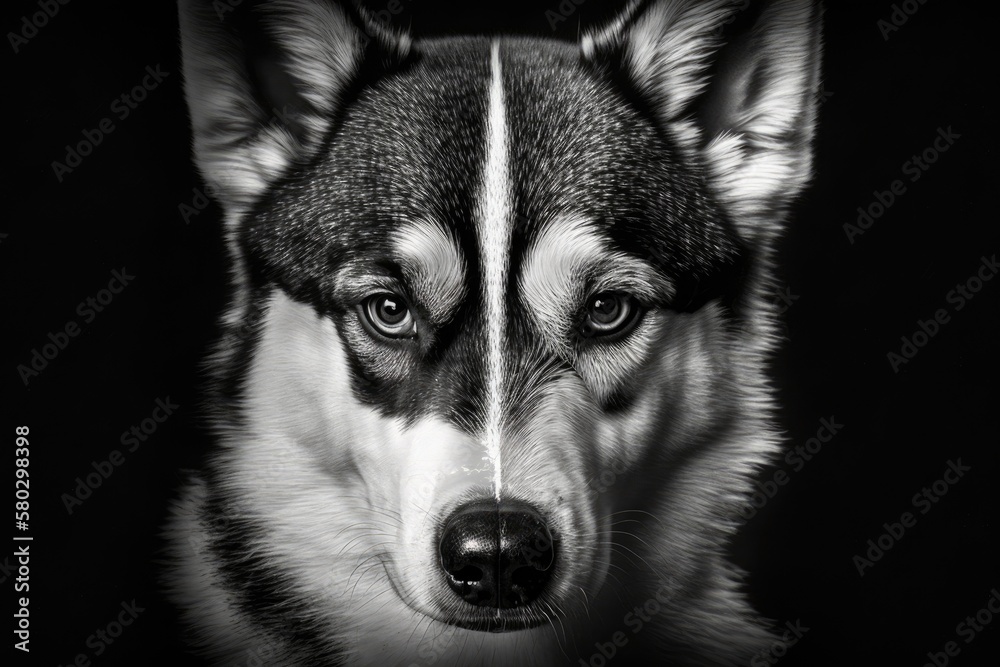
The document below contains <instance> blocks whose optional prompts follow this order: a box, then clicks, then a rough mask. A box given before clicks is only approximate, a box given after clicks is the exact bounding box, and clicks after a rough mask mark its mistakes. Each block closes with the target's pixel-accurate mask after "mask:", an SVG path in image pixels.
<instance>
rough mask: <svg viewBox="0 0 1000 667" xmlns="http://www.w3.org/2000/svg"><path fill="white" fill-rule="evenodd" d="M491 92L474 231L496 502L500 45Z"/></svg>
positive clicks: (504, 159)
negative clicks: (480, 277)
mask: <svg viewBox="0 0 1000 667" xmlns="http://www.w3.org/2000/svg"><path fill="white" fill-rule="evenodd" d="M490 76H491V80H490V91H489V104H488V109H489V111H488V114H489V115H488V117H487V120H486V165H485V169H484V170H483V189H482V193H481V194H480V199H479V210H478V215H477V229H478V232H479V245H480V248H481V249H482V250H481V252H482V266H483V285H484V301H485V307H486V310H485V319H486V341H487V342H486V345H487V354H486V402H487V404H486V426H485V432H484V434H483V436H484V440H485V445H486V455H487V457H488V459H489V462H490V464H491V465H492V466H493V491H494V494H495V495H496V498H497V500H499V499H500V490H501V485H502V481H503V480H502V477H501V472H500V470H501V469H500V443H501V438H502V428H503V419H504V412H505V407H506V406H505V401H504V391H505V389H506V386H505V385H506V376H507V367H506V361H505V360H506V357H505V350H504V336H505V333H506V322H507V312H506V305H505V304H506V298H507V275H508V271H509V268H508V265H509V263H510V234H511V225H510V219H511V209H512V204H511V199H512V196H513V193H512V188H511V184H510V169H509V165H508V153H509V150H508V149H509V146H508V143H507V114H506V109H505V107H504V93H503V75H502V72H501V68H500V45H499V43H497V42H494V43H493V45H492V48H491V51H490Z"/></svg>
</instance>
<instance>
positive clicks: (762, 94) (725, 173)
mask: <svg viewBox="0 0 1000 667" xmlns="http://www.w3.org/2000/svg"><path fill="white" fill-rule="evenodd" d="M581 49H582V52H583V56H584V58H586V59H588V60H590V61H592V62H594V63H595V64H597V65H598V66H605V67H608V66H610V67H611V68H613V69H614V70H616V71H617V72H618V74H619V75H620V76H624V77H625V79H626V81H627V82H628V84H629V85H630V86H631V88H632V89H633V90H634V91H635V93H636V94H637V95H638V96H639V97H640V98H641V99H642V100H643V102H644V103H645V104H646V105H647V106H648V108H649V109H650V110H651V111H652V113H653V114H654V115H655V116H656V117H657V118H658V120H659V121H660V123H661V125H662V127H663V129H664V130H665V131H666V132H667V134H668V135H669V136H670V137H672V138H673V139H674V141H675V142H676V143H677V144H678V145H679V146H680V148H681V149H682V150H684V151H685V153H687V154H688V155H691V156H694V157H695V158H696V159H697V160H699V161H700V162H701V163H702V164H703V165H704V167H705V169H706V171H707V174H708V179H709V186H710V187H711V188H712V189H713V191H714V192H715V193H716V195H717V197H718V199H719V201H720V202H721V203H722V204H723V206H725V207H726V209H727V210H728V211H729V213H730V214H731V216H732V218H733V220H734V222H735V224H736V225H737V227H738V228H739V231H740V232H741V234H742V235H743V236H744V237H745V239H746V240H748V241H755V240H761V237H762V236H763V237H764V238H769V237H771V236H773V235H774V234H775V233H777V232H778V231H780V229H779V226H780V223H781V220H782V218H783V213H784V211H785V209H787V207H788V205H789V204H790V203H791V201H792V200H793V199H794V198H795V197H796V196H797V195H798V194H799V193H800V192H801V190H802V189H803V187H804V186H805V185H806V183H807V182H808V181H809V178H810V177H811V174H812V145H811V144H812V138H813V133H814V126H815V121H816V107H817V90H818V88H819V70H820V53H821V49H822V40H821V31H820V11H819V8H818V7H817V5H816V4H815V3H814V2H812V1H810V0H770V1H768V0H765V1H763V2H759V3H757V2H749V1H747V0H744V1H742V2H741V1H740V0H709V1H702V0H654V1H653V2H641V1H639V2H633V3H632V4H631V5H630V6H629V8H628V9H627V10H626V11H625V12H624V13H623V14H622V15H621V16H620V17H619V18H618V19H616V20H615V21H613V22H612V23H611V25H609V26H608V27H607V28H605V29H604V30H600V31H596V32H594V33H592V34H590V35H587V36H586V37H584V39H583V42H582V44H581Z"/></svg>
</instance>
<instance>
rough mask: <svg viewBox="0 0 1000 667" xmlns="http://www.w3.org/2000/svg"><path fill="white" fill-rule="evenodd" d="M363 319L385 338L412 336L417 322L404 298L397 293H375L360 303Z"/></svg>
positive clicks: (415, 330) (414, 333)
mask: <svg viewBox="0 0 1000 667" xmlns="http://www.w3.org/2000/svg"><path fill="white" fill-rule="evenodd" d="M361 312H362V314H363V315H364V318H363V319H364V321H365V322H366V323H367V324H368V325H369V327H370V328H371V329H374V330H375V332H376V333H378V334H381V335H382V336H385V337H386V338H413V337H414V336H416V335H417V322H416V320H414V319H413V313H412V312H411V310H410V307H409V305H407V303H406V299H404V298H403V297H401V296H399V295H398V294H389V293H384V294H375V295H372V296H370V297H368V298H367V299H365V300H364V301H363V302H362V303H361Z"/></svg>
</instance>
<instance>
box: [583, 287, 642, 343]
mask: <svg viewBox="0 0 1000 667" xmlns="http://www.w3.org/2000/svg"><path fill="white" fill-rule="evenodd" d="M640 315H642V309H641V308H640V307H639V304H637V303H636V301H635V299H633V298H632V297H631V296H630V295H628V294H623V293H621V292H600V293H598V294H595V295H594V296H592V297H590V299H589V300H588V301H587V312H586V315H585V317H584V320H583V325H582V326H581V327H580V333H582V334H583V335H584V336H586V337H588V338H595V337H598V336H614V335H616V334H622V333H626V332H627V331H629V330H631V329H632V327H634V326H635V324H636V323H637V322H638V321H639V316H640Z"/></svg>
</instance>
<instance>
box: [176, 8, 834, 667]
mask: <svg viewBox="0 0 1000 667" xmlns="http://www.w3.org/2000/svg"><path fill="white" fill-rule="evenodd" d="M221 4H222V3H211V2H208V0H205V1H204V2H197V1H196V0H183V1H182V3H181V11H180V19H181V21H180V23H181V33H182V45H183V60H184V68H183V69H184V78H185V89H186V95H187V100H188V104H189V106H190V111H191V118H192V125H193V135H194V153H195V157H196V161H197V164H198V167H199V169H200V171H201V173H202V175H203V176H204V178H205V181H206V182H207V184H208V186H209V188H210V189H211V192H212V193H213V196H214V197H215V198H216V200H217V201H218V202H219V204H220V205H221V207H222V209H223V211H224V214H225V236H226V238H227V242H228V247H229V252H230V255H231V257H230V262H231V265H232V269H233V294H232V300H231V306H230V307H229V310H228V313H227V314H226V316H225V318H224V334H223V337H222V340H221V341H220V343H219V345H218V347H217V349H216V351H215V353H214V355H213V356H212V357H211V359H210V368H211V372H212V376H213V382H212V396H211V397H212V405H213V408H212V419H213V423H214V426H215V435H216V437H217V440H218V448H217V450H216V451H214V452H212V454H211V455H210V456H209V457H208V459H207V462H206V464H205V467H204V470H203V471H201V472H200V473H198V474H196V475H193V477H192V480H191V481H190V483H189V484H188V485H187V486H186V487H185V488H184V489H183V491H182V496H181V498H180V500H179V502H178V503H177V507H176V510H175V512H174V514H173V517H172V521H171V524H170V526H169V527H168V535H169V537H170V539H171V543H172V547H171V549H172V559H173V567H172V569H171V571H170V574H169V587H170V591H171V595H172V597H173V599H174V600H175V601H176V602H177V604H178V605H179V607H180V608H181V610H182V613H183V615H184V618H185V621H186V623H187V625H188V626H189V627H190V629H191V633H190V641H191V643H192V644H193V645H194V646H195V647H196V648H197V650H199V651H200V652H201V653H202V654H203V655H205V656H206V657H208V659H209V660H211V661H213V662H214V663H216V664H222V665H231V664H240V665H252V664H261V665H265V664H266V665H336V664H345V665H381V666H388V665H403V666H409V665H518V666H520V667H530V666H534V665H546V666H547V665H556V664H569V665H581V664H582V665H598V664H604V663H606V662H610V661H612V660H614V661H616V662H617V664H636V663H638V662H639V661H643V662H645V661H655V664H678V665H687V664H690V665H734V664H745V663H747V662H749V661H750V660H752V659H753V657H754V655H755V654H756V653H757V652H758V651H760V650H761V649H762V648H764V649H765V650H766V647H767V646H768V645H769V642H771V641H772V640H773V637H772V636H771V634H770V632H769V630H768V624H767V623H765V622H763V621H762V620H761V619H760V618H759V617H758V616H757V615H756V614H755V613H754V612H753V610H752V609H751V608H750V605H749V604H748V603H747V602H746V600H745V599H744V597H743V594H742V593H741V590H740V576H741V573H740V572H738V571H737V570H736V568H735V567H734V566H733V565H731V564H729V563H728V562H727V560H726V557H725V552H726V548H727V544H728V542H729V540H730V538H731V537H732V535H733V534H734V532H735V531H736V529H737V527H738V517H739V509H740V507H741V506H742V505H743V504H744V503H745V502H746V499H747V497H748V494H749V492H750V484H751V481H752V475H753V474H754V472H755V470H757V469H759V467H760V466H762V465H765V464H767V463H768V462H769V461H770V460H771V457H772V455H773V454H774V453H775V452H776V451H777V448H778V444H779V440H778V437H777V436H776V432H775V430H774V427H773V426H772V424H771V421H772V417H771V412H772V400H771V397H770V393H771V392H770V390H769V388H768V381H767V379H766V377H765V374H764V371H763V369H764V365H765V362H766V359H767V356H768V354H769V352H770V350H771V349H772V348H773V344H774V342H775V340H776V338H777V336H776V335H775V330H776V329H775V321H776V319H777V316H776V313H775V312H774V307H773V305H772V300H771V299H770V298H769V295H770V294H772V293H773V291H772V290H773V289H774V286H773V283H772V277H771V274H772V272H773V259H772V255H773V253H774V245H775V241H776V239H777V237H778V236H779V234H780V233H781V231H782V228H783V225H784V221H785V218H786V217H787V211H788V209H789V206H790V204H791V203H792V202H793V200H794V198H795V197H796V196H797V195H798V194H799V193H800V191H801V190H802V189H803V187H804V186H805V185H806V183H807V181H808V180H809V178H810V174H811V162H812V157H811V142H812V137H813V128H814V124H815V123H814V121H815V116H816V109H815V107H816V96H815V92H816V89H817V87H818V78H819V54H820V29H819V10H818V8H817V7H816V6H814V5H813V4H812V3H809V2H802V1H799V0H773V1H770V2H767V1H765V2H764V3H763V4H761V5H760V6H757V5H756V4H751V5H750V6H749V7H744V5H746V4H747V3H744V2H740V1H738V0H737V1H727V0H711V1H702V0H697V1H696V0H652V1H648V2H633V3H631V4H629V5H628V6H627V7H626V8H624V10H623V11H622V13H621V14H620V15H619V16H618V17H617V18H615V19H614V20H612V21H611V22H610V23H608V24H607V25H606V26H605V27H603V28H602V29H598V30H595V31H592V32H589V33H586V34H585V35H583V36H582V38H581V39H580V40H579V42H577V43H570V42H562V41H557V40H553V39H535V38H525V37H461V38H460V37H453V38H446V39H445V38H442V39H427V40H423V39H421V40H416V39H411V38H410V37H408V36H407V35H405V34H399V33H397V32H395V31H393V30H391V29H389V28H388V27H387V26H386V25H384V24H382V23H380V22H378V21H377V20H374V19H373V18H372V17H371V16H369V15H368V14H366V12H365V11H364V10H362V9H359V8H357V7H355V6H353V5H351V4H348V3H337V2H335V1H334V0H298V1H295V2H293V1H291V0H279V1H275V2H271V3H263V4H259V6H258V5H254V6H253V7H252V8H249V9H247V8H246V7H241V8H240V9H247V11H244V12H237V11H228V13H227V12H220V11H218V7H217V5H221ZM223 9H225V10H231V7H230V6H229V5H225V7H223Z"/></svg>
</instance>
